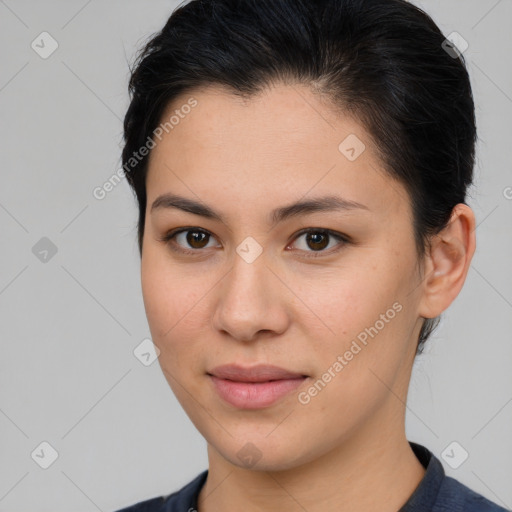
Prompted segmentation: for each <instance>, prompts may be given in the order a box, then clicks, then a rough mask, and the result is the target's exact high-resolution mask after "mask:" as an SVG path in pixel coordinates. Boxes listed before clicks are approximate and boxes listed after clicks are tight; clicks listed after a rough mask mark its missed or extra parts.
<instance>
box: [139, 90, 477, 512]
mask: <svg viewBox="0 0 512 512" xmlns="http://www.w3.org/2000/svg"><path fill="white" fill-rule="evenodd" d="M191 96H193V97H194V98H195V99H196V100H197V102H198V104H197V106H196V107H195V108H194V109H193V110H192V111H191V112H190V113H189V114H188V115H187V116H185V117H184V119H181V120H180V122H179V124H177V125H176V126H175V127H174V129H173V130H171V131H169V133H166V134H164V136H163V137H162V140H161V141H160V142H158V144H157V145H156V147H155V148H154V149H153V150H152V152H151V155H150V160H149V168H148V177H147V182H146V187H147V197H148V207H147V212H146V222H145V233H144V238H143V251H142V263H141V278H142V290H143V297H144V304H145V309H146V314H147V318H148V322H149V326H150V330H151V334H152V337H153V342H154V343H155V345H156V346H157V347H158V348H159V350H160V356H159V362H160V366H161V368H162V371H163V373H164V375H165V377H166V379H167V381H168V383H169V385H170V386H171V388H172V390H173V392H174V393H175V395H176V397H177V399H178V400H179V402H180V403H181V405H182V406H183V408H184V410H185V411H186V413H187V414H188V416H189V417H190V419H191V421H192V422H193V423H194V425H195V426H196V427H197V429H198V430H199V432H201V434H202V435H203V436H204V437H205V439H206V441H207V444H208V460H209V474H208V478H207V481H206V483H205V485H204V486H203V488H202V490H201V492H200V495H199V505H198V508H199V512H214V511H224V512H231V511H233V512H234V511H239V510H244V511H246V512H252V511H262V510H265V511H274V510H275V511H282V510H287V511H295V510H297V511H299V510H300V511H303V510H307V511H308V512H316V511H325V510H338V511H370V510H371V511H374V510H381V511H384V512H386V511H389V512H392V511H393V512H396V511H397V510H398V509H399V508H400V507H401V506H402V505H403V504H404V503H405V502H406V501H407V499H408V498H409V497H410V496H411V494H412V493H413V491H414V490H415V488H416V487H417V485H418V484H419V482H420V481H421V479H422V477H423V475H424V472H425V470H424V468H423V466H422V465H421V464H420V463H419V461H418V460H417V458H416V456H415V455H414V453H413V451H412V450H411V448H410V446H409V444H408V441H407V439H406V436H405V403H406V400H407V390H408V386H409V381H410V377H411V371H412V364H413V360H414V355H415V350H416V345H417V339H418V335H419V332H420V328H421V324H422V319H423V318H433V317H435V316H437V315H439V314H440V313H441V312H442V311H444V310H445V309H446V308H447V307H448V306H449V305H450V304H451V303H452V301H453V300H454V299H455V297H456V296H457V295H458V293H459V291H460V289H461V288H462V286H463V283H464V281H465V278H466V275H467V272H468V269H469V265H470V262H471V258H472V256H473V253H474V250H475V234H474V229H475V218H474V214H473V212H472V210H471V209H470V208H469V207H468V206H466V205H463V204H459V205H457V206H456V207H455V209H454V211H453V215H452V219H451V222H450V224H449V226H448V227H447V228H446V229H445V230H444V231H443V232H441V233H440V234H439V235H438V236H436V237H435V238H434V239H433V240H432V250H431V251H430V252H429V253H428V255H427V257H426V258H425V259H424V260H422V261H419V260H418V255H417V253H416V249H415V246H414V241H413V230H412V213H411V206H410V200H409V197H408V195H407V193H406V190H405V188H404V187H403V186H402V185H401V184H400V183H398V182H396V181H393V180H392V179H391V178H390V177H389V176H388V175H387V174H385V173H384V172H383V168H382V163H381V162H380V161H379V159H378V157H377V153H376V151H375V149H374V146H373V144H372V141H371V139H370V137H369V135H368V134H367V132H366V131H365V130H364V128H363V127H362V125H361V124H360V123H359V122H358V121H357V120H355V119H352V118H350V117H348V116H341V115H339V114H335V113H334V109H333V108H332V107H330V106H329V105H328V103H327V102H326V101H324V100H322V99H321V98H320V97H319V96H317V95H315V94H314V93H313V92H312V91H311V90H310V89H309V88H308V87H306V86H304V85H293V86H292V85H285V84H279V85H274V86H273V87H272V88H269V89H266V90H265V91H264V92H262V93H260V94H258V95H257V96H255V97H253V98H251V99H250V100H249V101H245V102H244V101H242V100H241V99H240V98H237V97H236V96H234V95H232V94H230V93H229V92H228V91H226V90H223V89H222V88H220V87H217V86H210V87H207V88H202V89H196V90H194V91H192V92H190V91H189V92H188V93H187V94H185V95H183V96H182V97H181V98H178V99H176V100H175V101H174V102H173V103H172V105H169V107H168V111H167V112H166V114H165V115H164V117H165V118H166V119H168V117H169V115H170V113H171V112H172V111H173V110H175V109H176V108H180V106H181V105H183V104H185V103H186V101H187V100H188V99H189V98H190V97H191ZM350 134H356V135H357V137H358V138H359V139H360V140H361V141H363V142H364V144H365V145H366V150H365V151H364V152H363V153H362V154H361V155H360V156H359V157H358V158H357V159H356V160H355V161H349V160H348V159H347V158H346V157H345V156H344V155H343V154H342V153H341V152H340V151H339V150H338V146H339V144H340V142H341V141H343V140H344V139H345V138H346V137H347V136H348V135H350ZM169 192H172V193H173V194H177V195H180V196H184V197H186V198H190V199H193V200H196V201H200V202H202V203H204V204H207V205H208V206H210V207H211V208H212V209H214V210H215V211H217V212H219V213H220V214H221V215H222V216H223V217H224V222H220V221H217V220H212V219H208V218H205V217H202V216H199V215H196V214H192V213H188V212H184V211H181V210H178V209H173V208H159V209H156V210H154V211H153V212H151V205H152V203H153V201H154V200H155V199H156V198H157V197H158V196H159V195H161V194H164V193H169ZM334 193H335V194H336V195H338V196H342V197H343V198H345V199H349V200H352V201H358V202H360V203H362V204H364V205H366V206H367V208H368V210H364V209H358V210H349V211H330V212H315V213H308V214H306V215H303V216H301V217H296V218H293V217H292V218H290V219H287V220H285V221H283V222H281V223H279V224H277V225H276V226H274V227H271V226H270V224H269V222H268V215H269V212H270V211H271V210H272V209H274V208H277V207H281V206H284V205H288V204H290V203H293V202H295V201H297V200H299V199H307V198H312V197H318V196H324V195H329V194H330V195H332V194H334ZM180 227H187V228H190V229H191V230H192V231H194V228H201V229H202V230H206V231H208V232H209V233H210V237H209V238H208V237H207V238H206V239H205V240H204V241H202V242H201V239H200V238H199V242H196V243H195V244H193V245H191V244H190V243H187V238H186V235H187V233H185V234H182V235H179V236H178V237H177V238H175V239H174V244H173V242H172V241H168V242H164V241H162V240H161V238H162V237H163V236H165V234H166V233H167V232H169V231H170V230H172V229H175V228H180ZM303 228H317V229H321V228H323V229H331V230H334V231H336V232H338V233H340V234H342V235H345V236H347V237H349V238H350V242H348V243H343V242H340V241H338V240H337V239H335V238H328V240H327V241H326V242H325V243H324V245H321V244H320V245H321V247H322V248H321V249H320V251H319V250H318V249H316V250H315V247H317V246H315V245H314V244H312V243H311V242H309V243H308V239H307V236H306V235H299V236H297V235H296V233H297V232H298V231H299V230H301V229H303ZM249 236H250V237H252V238H254V239H255V240H256V241H257V242H258V244H259V245H260V246H261V248H262V249H263V252H262V253H261V254H260V255H259V256H258V257H257V258H256V259H255V260H254V261H253V262H252V263H247V262H246V261H245V260H244V259H243V258H242V257H240V256H239V255H238V253H237V252H236V248H237V247H238V246H239V245H240V244H241V242H242V241H244V239H245V238H246V237H249ZM189 241H190V239H189ZM192 243H193V240H192ZM171 246H173V247H175V248H177V249H179V248H182V249H188V250H190V251H196V253H194V254H193V255H186V254H181V253H179V252H175V251H173V250H172V249H171ZM336 248H338V249H339V250H338V251H336ZM322 251H323V252H322ZM311 254H313V255H315V254H316V255H317V256H318V257H316V258H313V257H311V258H307V256H308V255H311ZM397 302H398V303H399V304H400V305H401V306H402V309H401V311H400V312H397V313H396V315H394V318H393V319H391V320H389V321H388V322H386V323H385V326H384V327H383V328H382V329H380V330H379V332H378V334H377V335H374V337H373V338H371V337H369V338H368V343H367V345H366V346H363V347H362V349H361V351H360V352H358V353H357V355H355V356H354V357H353V359H352V360H351V361H349V362H348V363H347V365H346V366H344V368H343V369H342V370H341V371H339V372H338V373H336V372H335V374H336V376H335V377H333V378H332V379H331V380H330V382H328V384H327V385H326V386H325V387H323V389H321V391H320V392H318V393H317V394H316V395H315V396H314V397H311V400H310V401H309V403H307V404H303V403H300V402H299V401H298V393H299V392H301V391H304V390H307V389H308V388H310V387H311V385H312V384H314V383H315V382H317V381H318V379H320V378H321V377H322V375H323V374H325V372H326V371H327V369H328V368H329V367H332V366H333V363H334V362H335V361H336V360H337V357H338V356H339V355H343V354H344V353H345V352H346V351H347V350H348V349H349V348H350V346H351V343H352V342H353V340H355V339H356V337H357V335H358V334H359V333H361V332H362V331H364V330H365V328H369V327H370V326H375V325H376V321H377V320H379V318H381V316H380V315H382V314H386V311H388V310H389V309H390V308H392V305H393V304H394V303H397ZM360 345H361V344H360ZM226 363H238V364H241V365H244V366H253V365H256V364H258V363H265V364H274V365H277V366H280V367H283V368H285V369H288V370H291V371H296V372H299V373H301V374H306V375H308V376H309V377H308V379H307V380H306V382H304V383H303V384H302V385H301V387H300V388H298V389H297V390H296V391H294V392H292V393H290V394H289V395H287V396H286V397H284V398H282V399H281V400H279V401H278V402H277V403H275V404H273V405H271V406H269V407H266V408H263V409H255V410H251V409H237V408H235V407H233V406H231V405H229V404H227V403H225V402H224V401H223V400H222V399H221V398H220V397H219V396H218V395H217V394H216V391H215V389H214V387H213V385H212V383H211V381H210V378H209V376H208V375H207V371H208V370H211V369H212V368H213V367H215V366H217V365H220V364H226ZM247 443H252V445H247ZM244 446H246V448H245V449H246V450H247V449H249V450H252V453H253V454H255V458H258V457H259V460H258V461H257V462H256V464H254V465H252V466H249V464H246V463H244V462H243V461H242V460H241V459H240V458H239V457H238V456H237V454H238V452H239V451H240V450H241V449H242V448H244ZM248 447H249V448H248ZM254 447H256V449H257V450H258V451H256V449H255V448H254ZM256 454H259V455H256Z"/></svg>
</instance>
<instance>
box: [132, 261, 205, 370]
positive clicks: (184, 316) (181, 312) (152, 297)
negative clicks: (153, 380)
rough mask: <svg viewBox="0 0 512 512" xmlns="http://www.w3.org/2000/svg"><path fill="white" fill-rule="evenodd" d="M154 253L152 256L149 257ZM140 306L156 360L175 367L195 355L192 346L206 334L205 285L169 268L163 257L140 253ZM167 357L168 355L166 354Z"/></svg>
mask: <svg viewBox="0 0 512 512" xmlns="http://www.w3.org/2000/svg"><path fill="white" fill-rule="evenodd" d="M152 256H154V257H152ZM141 284H142V294H143V299H144V307H145V310H146V316H147V319H148V324H149V327H150V330H151V334H152V338H153V343H154V344H155V345H156V346H157V347H158V348H159V349H160V352H161V357H160V360H161V361H162V360H165V361H166V365H167V364H171V365H172V366H173V367H175V368H179V364H180V362H183V363H184V362H185V361H186V360H192V359H193V358H194V356H196V355H197V354H196V350H195V348H196V346H197V344H198V343H199V341H200V340H201V339H203V340H204V338H205V336H208V334H207V330H208V325H205V322H206V323H208V319H209V318H210V316H209V315H208V314H207V313H206V311H205V308H206V306H207V301H206V300H205V299H206V297H204V296H205V294H206V293H207V291H208V289H209V287H211V285H210V286H209V287H208V285H207V284H206V283H205V282H204V280H203V281H201V280H198V278H197V276H196V277H195V278H194V277H193V276H190V275H188V274H186V273H185V272H183V271H180V268H179V267H177V266H174V267H172V266H171V265H170V264H169V262H168V261H166V259H165V257H162V256H160V255H158V254H154V255H152V254H151V252H150V251H148V253H147V254H145V255H144V257H143V260H142V265H141ZM167 356H169V357H167Z"/></svg>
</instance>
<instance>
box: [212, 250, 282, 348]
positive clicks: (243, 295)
mask: <svg viewBox="0 0 512 512" xmlns="http://www.w3.org/2000/svg"><path fill="white" fill-rule="evenodd" d="M256 249H257V247H256V246H255V245H254V243H253V242H252V241H250V240H249V241H246V242H242V243H241V244H240V245H239V246H238V247H237V254H235V255H234V257H233V266H232V268H231V270H230V271H229V272H228V273H227V275H226V276H225V277H224V279H223V282H222V285H221V287H220V288H219V292H218V293H219V296H218V298H217V301H216V310H215V312H214V314H213V322H214V327H215V328H216V329H219V330H223V331H226V332H228V333H230V334H231V336H233V337H234V338H239V339H252V338H253V337H254V335H255V334H256V333H257V332H258V331H262V330H264V331H269V330H270V331H281V330H282V329H283V328H284V325H285V322H286V313H285V311H284V309H283V308H282V302H281V301H280V300H279V297H278V296H277V295H276V294H278V290H276V289H274V288H273V287H274V286H275V282H273V281H275V276H273V274H272V272H271V271H270V269H269V268H268V267H267V265H268V263H269V262H268V261H267V258H266V257H265V253H264V252H263V251H261V252H259V254H257V253H256Z"/></svg>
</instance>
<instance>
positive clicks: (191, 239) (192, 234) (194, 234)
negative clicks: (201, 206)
mask: <svg viewBox="0 0 512 512" xmlns="http://www.w3.org/2000/svg"><path fill="white" fill-rule="evenodd" d="M205 237H206V233H201V232H199V231H189V232H188V235H187V242H188V243H189V244H190V245H191V246H192V247H195V246H194V244H196V243H199V245H201V239H202V241H204V238H205Z"/></svg>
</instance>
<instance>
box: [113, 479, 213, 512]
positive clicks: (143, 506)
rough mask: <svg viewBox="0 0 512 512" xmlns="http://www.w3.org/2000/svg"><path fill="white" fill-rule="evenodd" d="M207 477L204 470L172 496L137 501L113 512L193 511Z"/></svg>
mask: <svg viewBox="0 0 512 512" xmlns="http://www.w3.org/2000/svg"><path fill="white" fill-rule="evenodd" d="M207 476H208V470H205V471H203V472H202V473H200V474H199V475H197V476H196V477H195V478H194V479H193V480H192V481H190V482H189V483H188V484H186V485H184V486H183V487H182V488H181V489H180V490H178V491H175V492H173V493H172V494H169V495H167V496H159V497H156V498H151V499H149V500H145V501H139V502H138V503H135V504H134V505H130V506H129V507H126V508H123V509H120V510H116V511H115V512H178V511H179V512H182V511H184V512H188V511H189V510H194V509H195V508H196V506H195V505H196V503H197V496H198V494H199V491H200V490H201V487H202V486H203V484H204V482H205V481H206V477H207Z"/></svg>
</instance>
